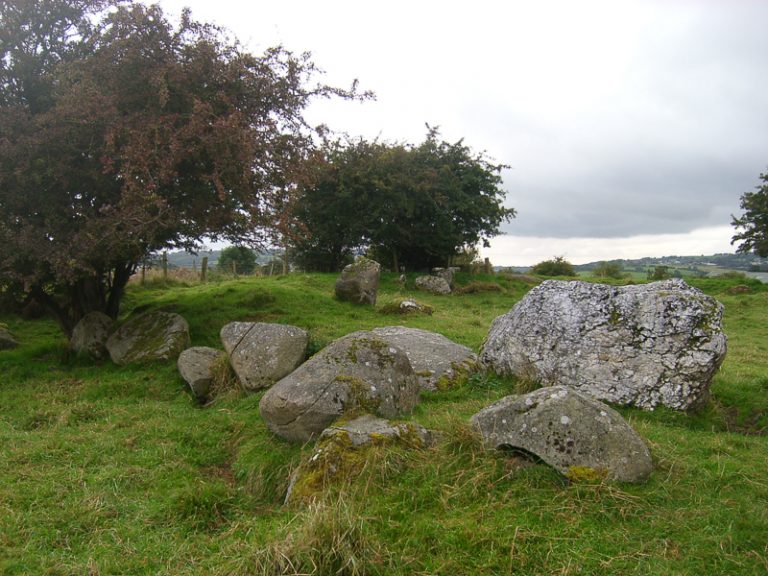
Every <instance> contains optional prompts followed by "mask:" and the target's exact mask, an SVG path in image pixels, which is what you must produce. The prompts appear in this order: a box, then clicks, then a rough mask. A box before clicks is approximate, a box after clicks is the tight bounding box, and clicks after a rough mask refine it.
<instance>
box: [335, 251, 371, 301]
mask: <svg viewBox="0 0 768 576" xmlns="http://www.w3.org/2000/svg"><path fill="white" fill-rule="evenodd" d="M380 272H381V265H380V264H379V263H378V262H376V261H375V260H370V259H369V258H362V257H361V258H358V259H357V260H356V261H355V263H354V264H348V265H347V266H345V267H344V269H343V270H342V271H341V276H339V279H338V280H336V298H338V299H339V300H342V301H345V302H353V303H355V304H370V305H371V306H374V305H375V304H376V295H377V293H378V290H379V275H380Z"/></svg>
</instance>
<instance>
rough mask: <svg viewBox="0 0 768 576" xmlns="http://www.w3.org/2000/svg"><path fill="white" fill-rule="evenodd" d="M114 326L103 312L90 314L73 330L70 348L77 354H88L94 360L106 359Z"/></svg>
mask: <svg viewBox="0 0 768 576" xmlns="http://www.w3.org/2000/svg"><path fill="white" fill-rule="evenodd" d="M113 324H114V322H113V320H112V318H110V317H109V316H107V315H106V314H104V313H103V312H89V313H88V314H86V315H85V316H83V317H82V318H81V319H80V321H79V322H78V323H77V324H76V325H75V328H74V330H72V338H71V339H70V341H69V348H70V350H72V351H73V352H74V353H75V354H87V355H88V356H90V357H91V358H93V359H94V360H101V359H102V358H106V357H107V355H108V354H109V353H108V352H107V339H108V338H109V333H110V331H111V330H112V325H113Z"/></svg>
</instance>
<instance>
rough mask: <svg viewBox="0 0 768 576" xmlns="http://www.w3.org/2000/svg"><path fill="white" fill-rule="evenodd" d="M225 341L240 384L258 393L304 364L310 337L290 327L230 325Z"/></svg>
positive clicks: (224, 329)
mask: <svg viewBox="0 0 768 576" xmlns="http://www.w3.org/2000/svg"><path fill="white" fill-rule="evenodd" d="M221 341H222V343H223V344H224V349H225V350H226V351H227V354H229V362H230V364H231V365H232V369H233V370H234V371H235V374H237V378H238V380H240V384H241V385H242V386H243V388H244V389H245V390H246V391H248V392H254V391H256V390H261V389H262V388H269V387H270V386H272V384H274V383H275V382H277V381H278V380H280V379H281V378H283V377H284V376H287V375H288V374H290V373H291V372H293V371H294V370H295V369H296V368H297V367H298V366H299V365H300V364H301V363H302V362H303V361H304V358H305V357H306V354H307V345H308V344H309V334H307V332H306V330H302V329H301V328H297V327H296V326H289V325H287V324H268V323H265V322H230V323H229V324H227V325H226V326H224V327H223V328H222V329H221Z"/></svg>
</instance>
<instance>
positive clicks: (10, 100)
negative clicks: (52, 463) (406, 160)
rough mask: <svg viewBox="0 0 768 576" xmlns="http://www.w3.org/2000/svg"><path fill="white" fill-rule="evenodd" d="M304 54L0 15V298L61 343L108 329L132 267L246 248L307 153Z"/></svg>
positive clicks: (88, 12)
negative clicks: (51, 327) (45, 313)
mask: <svg viewBox="0 0 768 576" xmlns="http://www.w3.org/2000/svg"><path fill="white" fill-rule="evenodd" d="M316 74H317V70H316V68H315V67H314V65H313V63H312V62H311V60H310V59H309V56H308V55H306V54H305V55H301V56H295V55H293V54H291V53H290V52H288V51H286V50H284V49H282V48H279V47H278V48H273V49H270V50H267V51H266V52H265V53H264V54H263V55H259V56H255V55H252V54H249V53H248V52H246V51H244V50H243V49H242V48H241V47H240V45H239V44H238V43H237V42H236V41H233V40H231V39H230V38H229V37H228V36H227V35H226V34H225V33H224V32H223V31H221V30H220V29H218V28H216V27H214V26H210V25H206V24H201V23H199V22H196V21H195V20H193V19H192V17H191V15H190V13H189V11H185V12H184V13H183V15H182V17H181V19H180V22H178V23H177V24H173V23H171V22H169V21H168V20H167V19H166V17H165V16H164V14H163V12H162V11H161V9H160V8H159V7H158V6H156V5H155V6H145V5H142V4H138V3H133V2H132V1H131V0H75V1H72V0H4V1H3V2H2V3H0V245H2V247H3V248H2V251H0V290H3V291H5V292H6V293H8V292H13V293H16V294H18V295H19V296H20V297H24V298H34V299H35V300H37V301H38V302H39V303H41V304H43V305H44V306H46V308H48V309H49V310H50V311H51V312H52V313H53V314H54V315H55V316H56V318H57V319H58V321H59V323H60V325H61V326H62V328H63V329H64V330H65V331H66V332H67V333H69V332H70V331H71V329H72V328H73V327H74V325H75V323H76V322H77V321H78V320H79V319H80V318H81V317H82V316H83V315H85V314H86V313H88V312H90V311H93V310H98V311H102V312H105V313H107V314H108V315H110V316H112V317H116V316H117V314H118V311H119V305H120V301H121V298H122V296H123V293H124V288H125V285H126V283H127V281H128V279H129V277H130V276H131V274H132V273H133V272H134V271H135V270H136V267H137V265H138V263H139V262H140V261H141V260H142V259H143V258H145V257H146V256H147V255H148V254H150V253H151V252H154V251H158V250H164V249H174V248H175V249H178V248H183V249H194V248H195V247H196V246H199V244H200V242H201V240H202V239H203V238H210V239H212V240H219V239H226V240H230V241H232V242H233V243H238V244H243V243H256V242H258V240H259V239H260V238H261V231H263V230H265V229H267V228H268V227H269V226H270V224H271V223H272V222H273V220H274V217H275V213H274V210H275V207H279V206H280V205H282V204H283V203H284V200H283V199H282V196H284V195H285V194H286V193H287V191H288V190H290V188H291V179H292V174H294V173H295V172H297V171H298V170H299V166H300V165H301V164H302V163H303V162H304V160H305V158H306V156H307V154H308V152H307V151H308V149H310V147H311V131H310V129H309V127H308V126H307V124H306V122H305V121H304V118H303V116H302V113H303V110H304V108H305V106H306V105H307V104H308V102H309V101H310V100H311V99H312V98H314V97H331V96H341V97H355V89H354V86H353V88H352V90H350V91H345V90H340V89H336V88H332V87H329V86H326V85H323V84H320V83H317V82H316V80H315V77H316Z"/></svg>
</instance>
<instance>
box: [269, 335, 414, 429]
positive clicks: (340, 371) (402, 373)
mask: <svg viewBox="0 0 768 576" xmlns="http://www.w3.org/2000/svg"><path fill="white" fill-rule="evenodd" d="M418 394H419V384H418V380H417V378H416V375H415V374H414V373H413V368H411V364H410V362H409V361H408V357H407V356H406V354H405V352H404V351H403V350H402V349H401V348H399V347H397V346H394V345H392V344H390V343H389V342H387V341H386V340H384V339H382V338H381V337H380V336H377V335H376V334H374V333H372V332H353V333H352V334H348V335H347V336H344V337H343V338H339V339H338V340H335V341H334V342H332V343H331V344H329V345H328V346H327V347H325V348H324V349H322V350H321V351H320V352H318V353H317V354H315V355H314V356H313V357H312V358H310V359H309V360H307V361H306V362H305V363H304V364H302V365H301V366H299V368H297V369H296V370H295V371H294V372H292V373H291V374H289V375H288V376H286V377H285V378H283V379H282V380H280V381H279V382H278V383H277V384H275V385H274V386H272V388H270V389H269V390H268V391H267V392H266V394H264V397H263V398H262V399H261V402H260V404H259V409H260V411H261V415H262V416H263V417H264V419H265V420H266V422H267V425H268V426H269V428H270V430H272V431H273V432H274V433H275V434H277V435H278V436H280V437H282V438H284V439H286V440H289V441H291V442H306V441H307V440H309V439H310V438H312V437H313V436H317V435H318V434H320V433H321V432H322V431H323V430H324V429H325V428H327V427H328V426H329V425H330V424H331V423H332V422H333V421H334V420H336V419H337V418H338V417H339V416H341V415H342V414H343V413H345V412H359V411H361V410H362V411H372V412H375V413H376V414H378V415H380V416H384V417H386V418H393V417H397V416H400V415H402V414H405V413H407V412H410V411H411V410H412V409H413V407H414V406H415V405H416V402H417V401H418Z"/></svg>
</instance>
